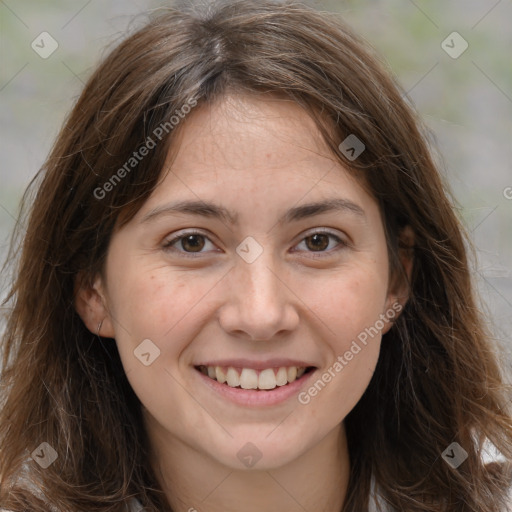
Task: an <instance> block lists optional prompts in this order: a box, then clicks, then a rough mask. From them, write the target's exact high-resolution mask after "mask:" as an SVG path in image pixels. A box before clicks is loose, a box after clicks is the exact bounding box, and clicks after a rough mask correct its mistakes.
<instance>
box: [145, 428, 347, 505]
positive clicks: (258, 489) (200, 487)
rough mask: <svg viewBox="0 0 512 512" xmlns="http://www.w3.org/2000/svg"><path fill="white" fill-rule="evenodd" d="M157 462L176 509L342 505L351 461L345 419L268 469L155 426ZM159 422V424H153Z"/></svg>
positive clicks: (154, 462) (159, 475) (154, 461)
mask: <svg viewBox="0 0 512 512" xmlns="http://www.w3.org/2000/svg"><path fill="white" fill-rule="evenodd" d="M146 425H147V427H148V433H149V434H150V439H151V448H152V454H153V455H152V465H153V467H154V468H155V472H156V476H157V478H158V480H159V482H160V484H161V486H162V489H163V490H164V492H165V493H166V495H167V499H168V501H169V503H170V505H171V507H172V510H173V511H174V512H194V510H196V511H197V512H199V511H200V512H227V511H229V512H232V511H239V510H243V511H244V512H261V510H283V511H286V512H304V510H308V511H311V512H333V511H336V512H337V511H341V509H342V506H343V503H344V501H345V496H346V493H347V486H348V479H349V474H350V463H349V456H348V447H347V439H346V434H345V429H344V426H343V424H341V425H339V426H338V427H337V428H335V429H333V430H332V431H331V432H329V434H328V435H327V436H325V437H324V438H323V439H322V440H321V441H320V442H318V443H317V444H316V445H315V446H314V447H312V448H311V449H310V450H309V451H307V452H305V453H303V454H302V455H300V456H299V457H298V458H296V459H294V460H293V461H292V462H290V463H288V464H286V465H283V466H281V467H276V468H273V469H269V470H257V469H251V470H238V469H232V468H229V467H227V466H225V465H223V464H221V463H219V462H218V461H216V460H214V459H212V458H211V457H210V456H209V455H208V454H206V453H204V452H198V451H196V450H195V449H193V448H191V447H190V446H188V445H185V444H183V443H181V442H180V441H179V440H177V439H175V438H173V437H172V436H171V435H170V434H169V433H168V432H159V433H157V432H156V431H152V425H151V421H149V422H148V421H146ZM153 426H154V425H153Z"/></svg>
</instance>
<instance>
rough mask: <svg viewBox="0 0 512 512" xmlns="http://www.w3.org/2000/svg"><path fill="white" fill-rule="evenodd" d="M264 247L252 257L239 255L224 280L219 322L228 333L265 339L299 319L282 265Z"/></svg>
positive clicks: (295, 299)
mask: <svg viewBox="0 0 512 512" xmlns="http://www.w3.org/2000/svg"><path fill="white" fill-rule="evenodd" d="M274 260H275V258H273V255H272V254H267V253H266V251H264V252H263V254H261V255H260V256H259V257H258V258H257V259H256V261H254V262H252V263H247V262H246V261H244V260H243V259H242V258H240V259H239V260H238V261H236V263H235V268H234V269H233V270H232V272H230V273H229V279H228V280H227V281H226V286H227V291H226V297H227V299H226V301H225V302H224V304H223V306H222V307H221V309H220V312H219V322H220V324H221V326H222V328H223V329H224V330H225V331H226V332H227V333H228V334H230V335H232V336H237V337H239V338H240V337H242V338H245V339H248V340H251V341H266V340H271V339H273V338H276V337H277V336H278V335H281V336H282V335H283V334H285V333H286V332H291V331H293V330H294V329H295V328H296V327H297V325H298V322H299V314H298V311H297V302H298V301H299V299H298V298H297V297H296V296H295V295H294V293H293V291H292V289H290V285H289V284H288V283H286V282H285V281H284V278H285V275H284V273H283V272H282V269H281V268H280V267H279V265H278V264H277V263H276V262H275V261H274Z"/></svg>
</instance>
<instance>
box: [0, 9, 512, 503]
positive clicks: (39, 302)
mask: <svg viewBox="0 0 512 512" xmlns="http://www.w3.org/2000/svg"><path fill="white" fill-rule="evenodd" d="M187 4H191V2H187ZM207 5H208V6H207V7H205V8H204V9H199V8H198V9H195V8H193V7H183V8H181V7H179V6H175V7H169V8H165V9H162V10H161V12H159V13H158V14H157V15H154V16H153V17H152V18H151V19H150V21H149V22H148V23H147V24H146V25H145V26H144V27H142V28H140V29H138V31H137V32H135V33H134V34H132V35H131V36H130V37H128V38H127V39H126V40H125V41H124V42H122V43H121V44H120V45H118V46H117V47H116V48H115V49H113V50H112V51H111V53H110V54H109V55H108V56H107V57H106V58H105V59H104V61H103V62H102V63H101V64H100V66H99V67H98V69H97V70H96V71H95V72H94V73H93V75H92V76H91V78H90V79H89V81H88V82H87V84H86V86H85V88H84V91H83V92H82V94H81V96H80V98H79V99H78V102H77V103H76V105H75V107H74V108H73V110H72V111H71V113H70V115H69V117H68V119H67V121H66V123H65V124H64V127H63V128H62V130H61V132H60V135H59V136H58V138H57V141H56V143H55V146H54V148H53V150H52V151H51V154H50V155H49V157H48V160H47V161H46V163H45V165H44V166H43V168H42V169H41V170H40V172H39V173H38V175H37V176H36V178H34V180H33V182H32V183H31V186H30V187H29V189H28V190H27V192H26V193H25V196H24V200H23V202H22V211H23V212H26V211H28V213H29V214H28V216H27V218H26V223H25V224H24V225H25V227H22V226H21V224H22V221H20V227H19V228H18V231H17V235H15V238H14V239H13V244H12V247H11V253H10V258H11V259H13V258H14V255H15V254H16V251H17V250H18V247H19V246H20V247H19V248H20V253H19V259H17V260H16V261H17V263H16V265H15V266H14V267H12V272H13V275H14V278H13V280H12V281H13V282H12V286H11V287H10V292H9V294H8V297H7V299H6V301H5V305H6V306H7V307H8V308H9V310H8V314H7V318H6V320H7V322H6V327H5V332H4V334H3V337H2V350H3V360H2V370H1V371H2V373H1V385H2V387H1V389H2V398H1V403H2V410H1V412H0V442H1V452H0V504H1V505H2V506H4V507H5V508H9V509H12V510H15V511H21V510H27V509H29V510H31V511H42V510H48V507H49V505H48V504H47V503H50V504H51V505H52V506H54V507H57V508H59V509H62V510H67V511H70V512H77V511H79V510H87V511H105V512H106V511H121V510H125V509H124V508H123V507H124V506H125V505H124V504H125V503H126V502H127V500H128V499H129V498H130V497H134V496H135V497H137V498H138V499H139V500H140V501H141V503H142V504H143V505H144V506H145V510H148V511H163V510H170V506H169V504H168V502H167V500H166V498H165V495H164V493H163V492H162V490H161V488H160V486H159V485H158V483H157V480H156V478H155V475H154V473H153V472H152V469H151V467H150V466H149V462H148V461H149V455H148V453H149V452H148V444H147V439H146V436H145V432H144V428H143V424H142V420H141V413H140V408H141V404H140V402H139V400H138V398H137V397H136V396H135V394H134V392H133V391H132V389H131V387H130V385H129V383H128V381H127V379H126V376H125V374H124V371H123V367H122V365H121V361H120V358H119V354H118V352H117V348H116V346H115V343H114V342H113V340H108V339H107V340H105V339H101V338H100V337H98V336H97V335H95V334H94V333H91V332H90V331H89V330H88V329H87V328H86V327H85V325H84V324H83V322H82V321H81V319H80V317H79V316H78V314H77V312H76V310H75V308H74V294H75V291H76V289H77V287H78V286H80V284H81V283H87V282H91V281H92V278H93V276H94V275H95V274H96V273H97V272H99V271H101V269H102V266H103V263H104V259H105V256H106V253H107V250H108V246H109V239H110V236H111V234H112V232H113V230H114V229H115V228H116V226H119V225H123V224H124V223H126V222H128V221H129V220H130V219H131V218H132V217H133V215H134V214H135V213H136V212H137V210H138V209H139V208H140V207H141V205H142V204H143V203H144V201H145V200H146V199H147V198H148V196H149V195H150V194H151V192H152V191H153V190H154V189H155V187H156V186H157V185H158V183H159V180H160V179H161V177H162V176H161V175H162V169H163V164H164V160H165V157H166V155H167V152H168V150H169V148H170V147H171V146H172V144H173V141H174V140H175V135H176V134H177V133H178V132H179V129H180V128H181V127H182V126H183V125H185V124H186V116H180V115H179V114H180V112H181V113H183V112H184V111H185V109H184V105H196V104H197V105H199V106H200V105H201V104H208V103H209V102H212V101H215V100H217V99H219V98H222V96H223V95H225V94H227V93H228V92H230V91H235V92H247V93H252V94H260V95H263V94H267V93H270V94H280V95H286V96H287V97H288V98H289V99H292V100H293V101H295V102H296V103H297V104H299V105H300V106H302V107H303V108H304V109H305V111H306V112H308V113H309V115H311V116H312V117H313V118H314V119H315V121H316V123H317V125H318V127H319V129H320V130H321V131H322V134H323V136H324V138H325V140H326V142H327V143H328V144H329V147H330V148H332V152H333V155H335V156H336V158H339V159H340V161H341V162H342V163H343V164H344V165H345V166H346V167H349V168H350V172H352V173H354V175H356V176H357V178H358V179H359V180H360V181H361V182H362V183H364V185H365V187H366V188H367V189H368V190H369V191H370V193H371V194H372V195H373V197H374V198H375V199H376V200H377V201H378V203H379V205H380V207H381V212H382V216H383V222H384V224H385V228H386V232H387V239H388V251H389V254H390V261H391V265H390V273H391V275H392V276H395V277H397V276H398V277H399V276H400V275H402V274H401V267H400V259H399V257H398V251H399V234H400V231H401V230H402V228H404V226H410V228H411V229H412V231H413V232H414V247H413V249H412V251H413V253H414V268H413V273H412V276H411V279H410V283H409V285H410V291H411V296H410V300H409V301H408V303H407V305H406V307H405V308H404V310H403V312H402V314H401V316H400V317H399V318H398V320H397V321H396V323H395V325H394V326H393V328H392V329H391V330H390V331H389V332H388V333H387V334H385V335H384V337H383V340H382V348H381V354H380V358H379V361H378V364H377V368H376V370H375V373H374V376H373V378H372V380H371V382H370V384H369V386H368V388H367V390H366V392H365V393H364V395H363V397H362V398H361V400H360V401H359V402H358V404H357V405H356V407H355V408H354V409H353V410H352V411H351V412H350V414H349V415H348V416H347V417H346V419H345V423H346V431H347V436H348V444H349V455H350V460H351V476H350V483H349V489H348V495H347V499H346V503H345V505H344V508H343V512H363V511H366V510H367V509H368V504H369V495H370V488H371V483H372V478H373V479H374V482H375V484H376V486H377V488H378V489H379V492H380V495H381V497H382V501H383V502H384V503H386V504H387V505H388V506H389V507H390V509H391V510H399V511H402V510H407V511H423V512H426V511H436V512H440V511H446V512H456V511H457V512H463V511H464V512H466V511H468V512H469V511H471V512H498V510H503V509H504V507H505V506H506V505H505V504H506V486H507V483H508V484H510V461H511V460H512V418H511V415H510V409H509V404H508V403H507V395H506V394H505V393H506V392H507V390H506V388H505V385H504V377H503V375H502V374H501V371H500V368H499V365H498V358H497V353H496V349H495V347H493V345H492V344H491V342H490V338H489V335H488V334H487V332H485V330H484V327H483V325H484V324H483V321H482V319H481V317H480V313H479V311H478V309H477V306H476V303H475V297H474V291H473V288H472V283H471V274H470V270H469V266H468V260H467V254H466V251H467V249H466V245H465V240H466V236H465V234H464V231H463V228H462V226H461V224H460V222H459V221H458V219H457V217H456V215H455V214H454V209H453V206H452V201H451V200H450V199H449V197H448V195H447V192H446V190H447V188H446V185H445V184H443V183H442V180H441V177H440V175H439V173H438V170H437V169H436V165H435V163H434V162H433V159H432V156H431V154H430V151H429V147H428V143H427V138H426V136H425V134H424V129H423V128H422V124H421V122H420V121H419V120H418V119H417V116H416V114H415V113H414V112H413V110H412V109H411V108H410V107H409V106H408V104H407V103H406V101H404V99H403V97H402V95H403V93H402V91H401V89H400V88H399V87H398V86H397V85H396V84H395V83H394V81H393V80H392V79H391V78H390V76H389V73H388V72H387V71H386V70H385V69H384V67H383V66H382V65H381V64H380V62H379V61H378V59H377V57H376V56H375V55H373V52H372V51H371V49H369V48H367V47H366V46H365V44H364V43H363V42H362V41H361V40H360V39H359V38H358V37H357V36H355V35H354V34H353V33H352V32H351V31H350V30H349V29H348V28H347V27H346V26H345V25H344V24H343V22H342V21H341V20H339V19H338V17H337V16H335V15H333V14H332V13H322V12H319V11H317V10H315V9H313V8H311V7H308V6H306V5H302V4H299V3H297V2H293V1H284V2H283V1H281V2H277V1H271V0H258V1H249V0H240V1H239V0H235V1H230V2H208V3H207ZM197 108H199V107H197ZM172 116H179V117H180V122H179V124H178V125H177V126H176V127H175V126H174V125H173V123H172V122H171V121H170V119H171V117H172ZM181 117H183V119H182V120H181ZM166 123H167V124H166ZM158 130H160V131H158ZM162 130H163V131H162ZM155 134H160V135H161V137H160V138H159V137H157V136H156V135H155ZM348 135H355V136H356V137H357V138H359V139H360V140H361V141H363V142H364V144H365V146H366V149H365V151H364V152H363V153H362V154H361V155H360V156H359V157H358V158H357V159H355V160H353V161H350V160H349V159H347V158H346V156H345V155H344V154H343V152H342V151H340V149H339V144H340V143H341V142H342V141H343V140H344V139H345V138H346V137H347V136H348ZM148 137H150V138H152V140H153V142H154V143H155V144H154V147H152V148H151V149H150V150H149V152H148V154H147V156H145V158H141V159H137V163H135V162H134V161H131V160H130V159H131V158H134V156H133V154H134V152H138V151H139V149H140V148H142V147H143V146H145V145H146V146H147V145H148V140H149V139H148ZM156 139H158V140H156ZM127 162H131V163H130V164H129V166H128V167H127V166H126V165H127ZM122 168H124V171H125V172H122V171H120V169H122ZM115 176H117V178H122V179H117V178H116V177H115ZM31 194H33V196H34V197H33V199H31ZM25 229H26V231H25ZM16 241H18V242H19V243H18V242H16ZM8 270H9V269H7V270H6V272H7V271H8ZM6 275H7V274H6ZM508 398H510V396H508ZM485 440H489V441H490V442H492V443H493V444H494V446H495V447H496V448H497V449H498V450H499V451H500V452H501V453H502V455H503V456H504V457H505V458H506V460H507V461H508V464H501V465H496V464H495V465H485V464H484V462H483V461H482V457H481V450H482V447H483V443H484V441H485ZM43 442H46V443H48V445H50V446H51V447H52V448H53V449H55V452H56V454H57V455H58V458H57V459H56V460H55V461H54V463H53V464H51V465H50V466H49V467H48V468H47V469H43V468H42V467H41V466H40V465H39V464H36V462H34V460H32V458H31V454H33V452H34V450H37V449H38V447H40V445H41V443H43ZM453 442H457V443H458V444H459V445H460V446H461V447H463V448H464V450H465V451H466V452H467V454H468V458H467V460H466V461H465V462H464V463H463V464H461V465H460V466H459V467H458V468H457V469H454V468H452V466H450V465H449V464H448V463H447V462H446V461H445V460H444V459H443V457H442V453H443V452H444V451H445V449H447V448H448V447H449V446H450V445H451V443H453ZM44 446H46V445H44ZM39 449H40V448H39ZM34 458H35V457H34ZM507 479H508V482H507ZM26 481H29V482H32V483H33V485H34V486H35V487H34V488H35V489H37V490H38V491H39V497H38V495H37V494H38V493H36V492H35V491H31V492H29V491H27V490H26V489H25V486H24V485H25V484H24V482H26Z"/></svg>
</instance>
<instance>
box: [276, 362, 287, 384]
mask: <svg viewBox="0 0 512 512" xmlns="http://www.w3.org/2000/svg"><path fill="white" fill-rule="evenodd" d="M276 384H277V385H278V386H284V385H285V384H288V372H287V371H286V368H284V367H283V366H281V368H279V370H277V375H276Z"/></svg>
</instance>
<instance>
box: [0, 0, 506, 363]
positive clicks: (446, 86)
mask: <svg viewBox="0 0 512 512" xmlns="http://www.w3.org/2000/svg"><path fill="white" fill-rule="evenodd" d="M310 3H313V4H315V5H316V6H317V7H319V8H322V9H325V10H330V11H336V12H340V13H342V15H343V17H344V18H345V20H346V21H347V22H348V23H349V24H350V25H351V26H352V27H353V28H354V29H355V30H356V31H357V32H358V33H359V34H360V35H362V36H363V37H364V38H365V39H366V40H367V41H368V42H369V43H370V44H371V45H372V46H373V47H374V48H375V49H376V50H377V52H378V53H379V54H380V55H381V57H382V59H383V60H384V61H385V63H386V65H387V67H388V68H389V69H390V71H391V72H392V73H393V74H394V75H395V76H396V78H397V79H398V81H399V82H400V83H401V85H402V87H403V88H404V90H405V92H406V93H407V95H408V97H409V99H410V101H411V102H412V103H413V104H414V105H415V106H416V108H417V109H418V111H419V112H420V114H421V116H422V117H423V119H424V121H425V123H426V125H427V126H428V128H429V129H430V130H431V131H432V132H433V135H434V136H435V139H436V144H437V147H438V149H439V152H440V155H441V156H440V167H441V171H442V173H443V174H444V175H445V176H446V177H447V180H448V181H449V183H450V184H451V187H452V190H453V193H454V196H455V198H456V201H457V205H458V213H459V215H460V217H461V219H462V220H463V222H464V224H465V225H466V226H467V229H468V231H469V232H470V233H471V236H472V238H473V241H474V243H475V246H476V248H477V254H478V261H477V263H476V264H475V267H474V275H475V279H476V281H477V283H478V289H479V293H480V295H481V297H482V301H483V303H482V307H483V308H484V309H485V310H486V311H487V312H488V314H489V316H488V318H489V323H490V325H491V326H492V330H493V333H494V335H495V337H496V340H497V341H498V342H499V343H501V344H502V345H503V346H504V347H505V349H506V350H507V351H508V353H509V355H510V358H509V361H512V335H511V332H512V279H511V277H512V59H511V54H510V51H511V48H512V24H511V20H512V1H511V0H500V1H497V0H451V1H450V2H446V1H442V0H430V1H428V2H427V1H422V0H416V1H413V0H386V1H381V0H359V1H341V0H337V1H335V0H323V1H314V0H313V1H311V2H310ZM165 5H166V2H165V1H163V0H160V1H159V0H104V1H100V0H76V1H72V2H71V1H63V0H46V1H44V2H39V1H36V0H23V1H21V2H20V1H15V0H0V30H1V32H0V47H1V71H0V73H1V74H0V104H1V113H0V116H1V123H0V130H1V135H2V136H1V146H0V162H1V164H0V259H1V260H2V261H3V260H4V258H5V255H6V250H7V244H8V237H9V235H10V233H11V231H12V229H13V227H14V225H15V223H16V220H15V219H16V218H17V214H18V205H19V200H20V198H21V194H22V192H23V190H24V188H25V187H26V185H27V184H28V182H29V181H30V179H31V178H32V177H33V176H34V174H35V173H36V172H37V170H38V169H39V167H40V166H41V165H42V163H43V161H44V159H45V157H46V155H47V154H48V152H49V150H50V148H51V146H52V143H53V140H54V139H55V137H56V135H57V133H58V131H59V128H60V126H61V125H62V122H63V120H64V118H65V116H66V114H67V113H68V112H69V110H70V109H71V107H72V105H73V103H74V102H75V100H76V99H77V97H78V95H79V94H80V91H81V89H82V87H83V84H84V82H85V80H86V79H87V77H88V76H89V75H90V73H91V72H92V70H93V69H94V67H95V65H96V64H97V63H98V60H99V59H100V58H101V56H102V55H104V54H105V53H106V51H107V50H106V49H105V48H106V47H112V46H113V45H115V43H116V41H118V40H119V38H121V37H122V36H123V32H124V31H125V30H126V29H127V28H128V27H130V26H133V23H135V24H136V25H138V24H140V23H142V22H143V21H144V18H143V16H141V14H143V13H144V12H145V11H147V10H148V9H154V8H158V7H160V6H165ZM454 32H456V33H457V34H453V33H454ZM466 46H467V48H466ZM0 294H1V295H4V294H5V290H0ZM511 367H512V364H511Z"/></svg>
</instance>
